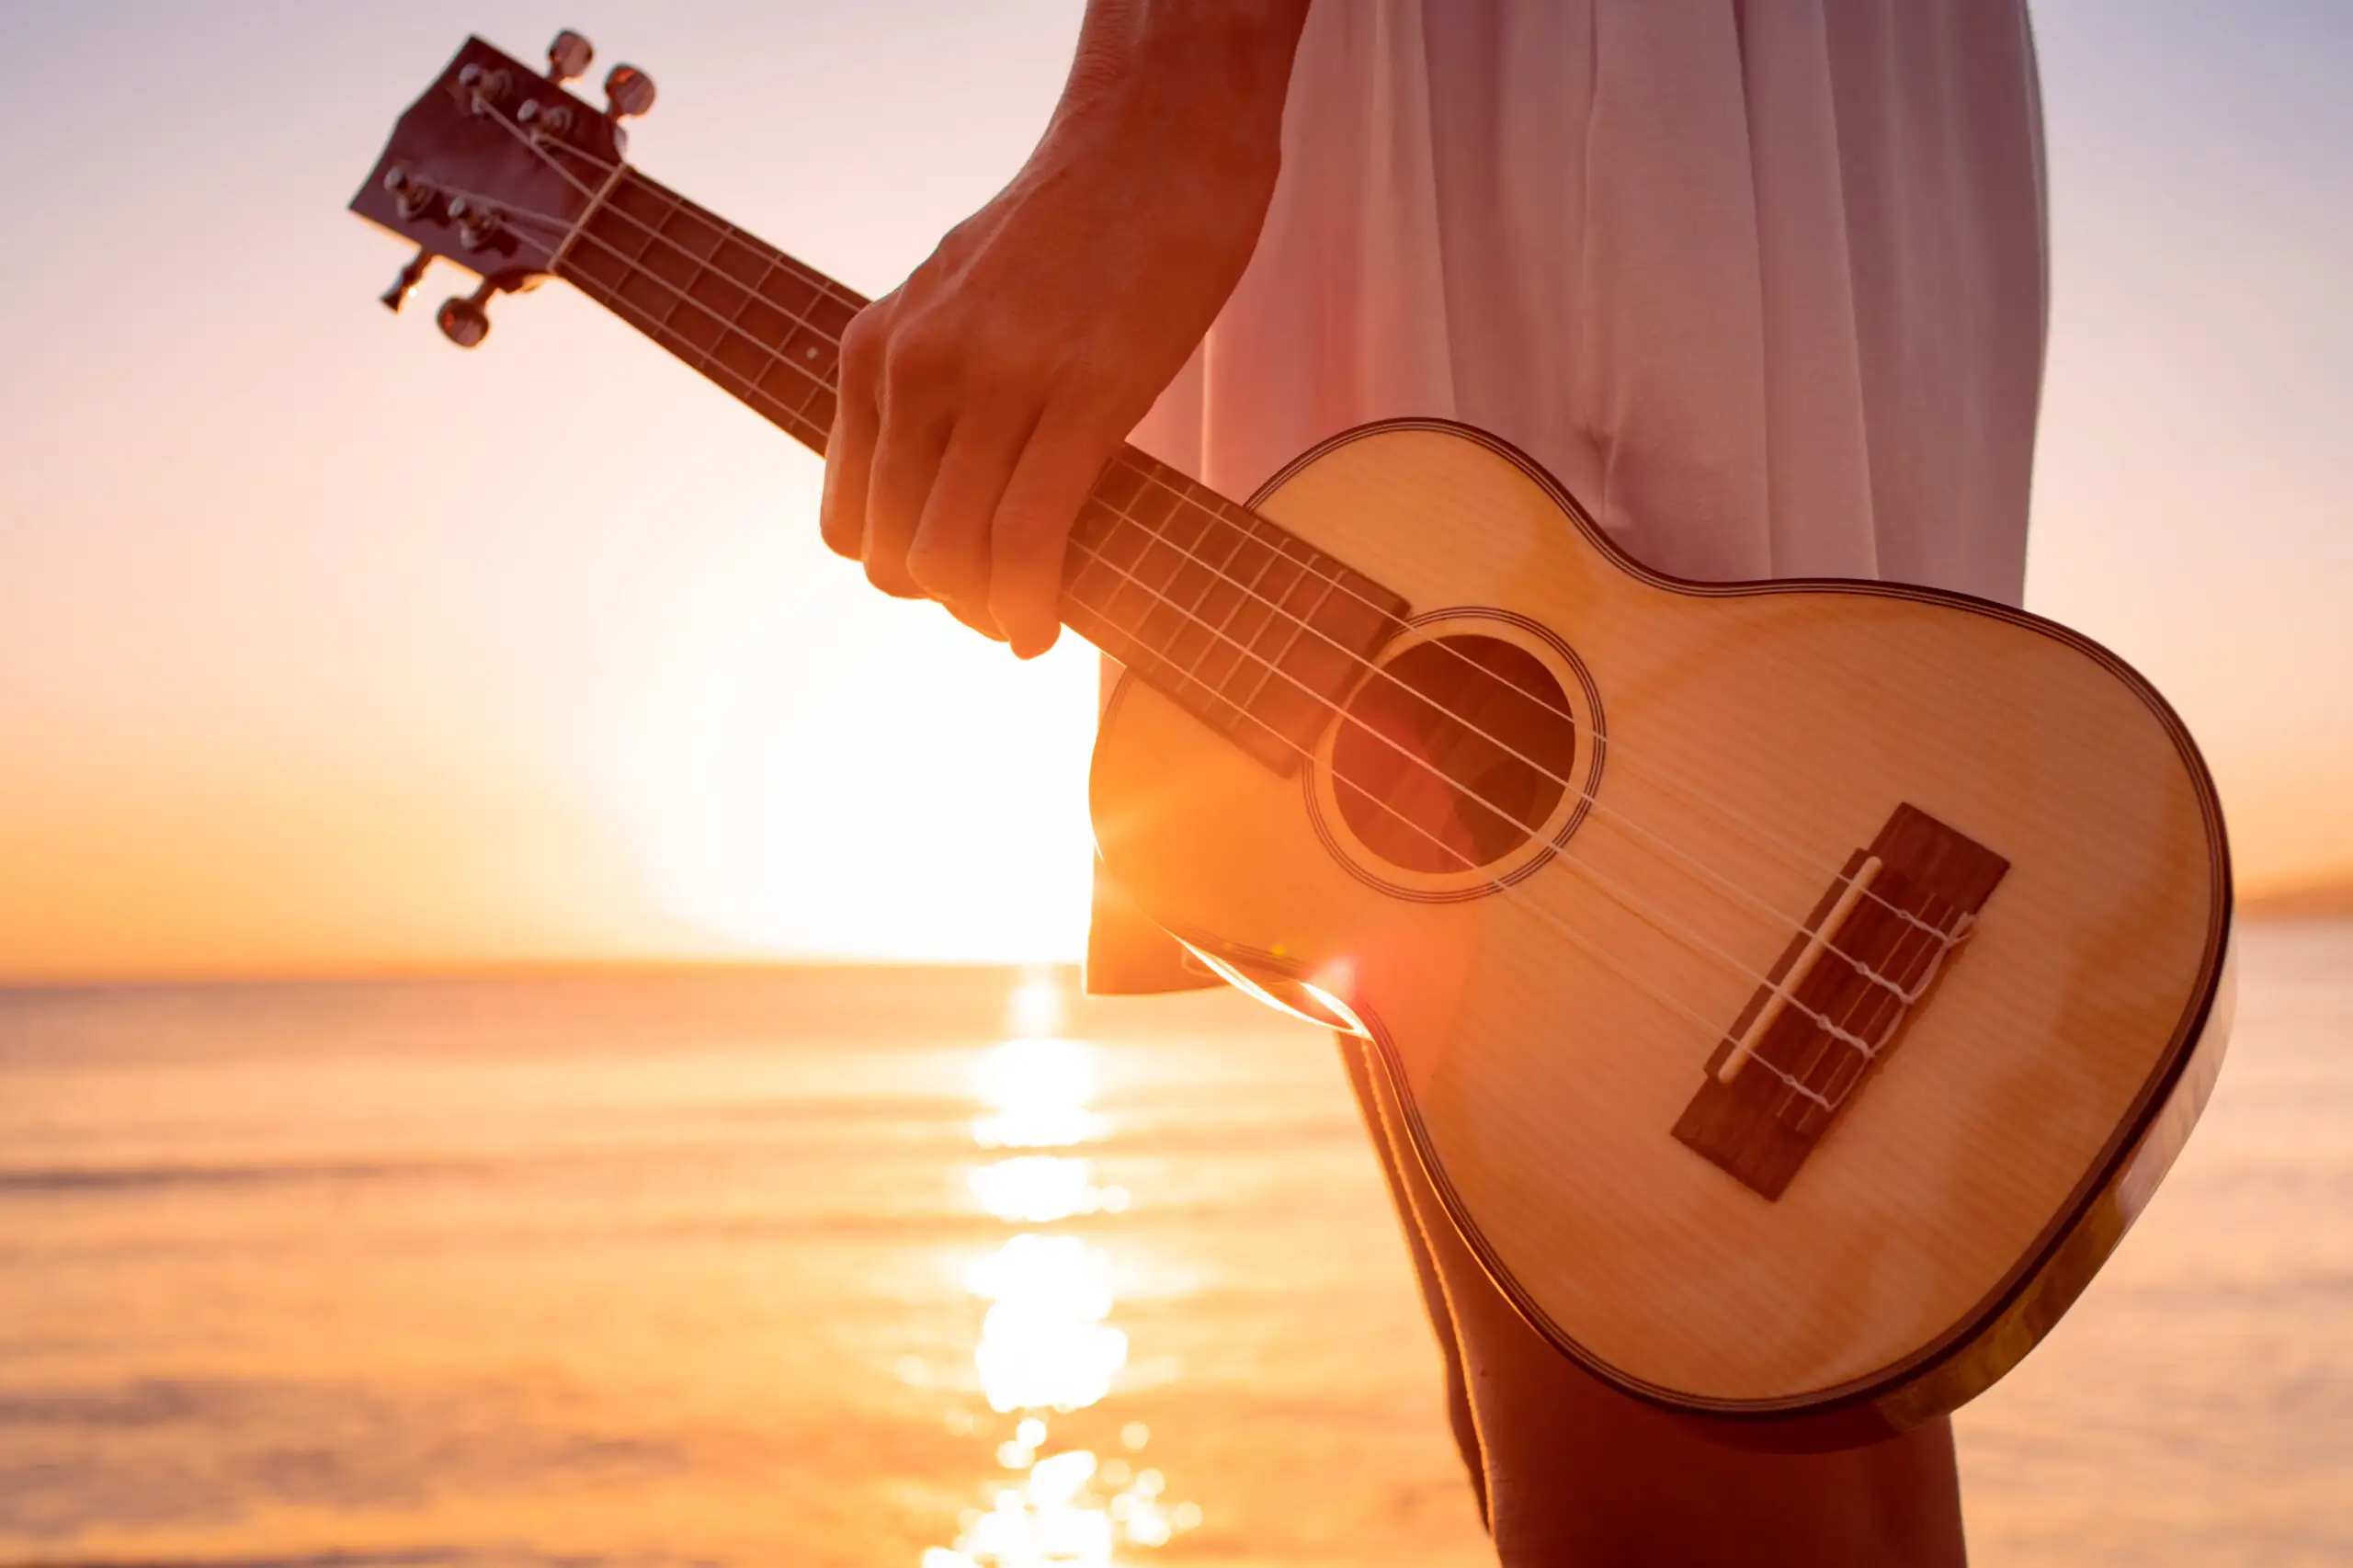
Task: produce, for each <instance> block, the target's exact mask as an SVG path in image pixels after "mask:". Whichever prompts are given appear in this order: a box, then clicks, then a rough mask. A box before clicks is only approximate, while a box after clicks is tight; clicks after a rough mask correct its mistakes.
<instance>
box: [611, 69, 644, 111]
mask: <svg viewBox="0 0 2353 1568" xmlns="http://www.w3.org/2000/svg"><path fill="white" fill-rule="evenodd" d="M653 107H654V78H653V77H651V76H649V75H647V74H645V73H644V72H642V71H640V70H639V69H638V68H637V67H636V66H634V65H616V66H614V67H613V68H612V69H611V70H610V71H608V72H607V73H606V74H605V112H606V114H608V115H609V116H611V117H612V118H613V119H628V118H630V117H631V116H634V115H641V114H643V113H644V112H645V111H646V110H647V109H650V108H653Z"/></svg>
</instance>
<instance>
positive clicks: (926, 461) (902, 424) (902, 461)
mask: <svg viewBox="0 0 2353 1568" xmlns="http://www.w3.org/2000/svg"><path fill="white" fill-rule="evenodd" d="M948 436H949V431H948V427H947V426H946V425H945V424H944V423H942V422H938V421H937V420H934V419H931V418H923V419H917V418H915V417H914V416H912V415H908V414H906V413H904V412H901V413H900V414H899V415H897V416H896V417H893V416H892V410H891V409H890V408H889V407H888V406H887V405H886V406H885V407H884V409H883V411H882V433H881V435H880V436H878V437H875V441H874V477H873V478H872V480H871V481H870V482H869V485H868V489H867V494H866V547H865V550H864V551H862V553H861V559H863V560H864V561H865V562H866V580H867V581H868V582H870V583H871V584H873V585H875V586H876V587H878V588H880V589H881V590H882V591H883V592H884V593H886V594H889V595H891V596H892V597H893V598H902V599H920V598H924V597H927V596H926V594H925V593H924V590H923V588H922V587H921V586H920V585H918V584H917V583H916V582H915V578H914V576H913V575H912V574H909V572H908V571H907V546H908V545H909V544H911V543H912V542H914V540H915V527H916V524H917V523H918V522H919V521H920V520H921V518H922V517H923V508H924V503H925V501H926V499H927V498H928V497H929V496H930V494H931V492H932V482H933V479H934V477H935V476H936V475H937V474H938V472H939V460H940V457H941V455H942V454H943V452H944V451H945V450H946V449H947V446H948Z"/></svg>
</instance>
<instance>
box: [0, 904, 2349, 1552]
mask: <svg viewBox="0 0 2353 1568" xmlns="http://www.w3.org/2000/svg"><path fill="white" fill-rule="evenodd" d="M2244 936H2245V952H2244V957H2245V967H2244V985H2243V992H2242V1001H2241V1006H2240V1013H2239V1022H2238V1028H2237V1030H2236V1032H2235V1034H2234V1040H2233V1043H2232V1047H2231V1054H2230V1058H2229V1061H2228V1062H2227V1063H2226V1065H2225V1067H2224V1069H2223V1073H2222V1081H2221V1085H2220V1086H2219V1088H2218V1090H2217V1093H2216V1095H2215V1097H2214V1100H2213V1103H2212V1105H2211V1108H2210V1109H2209V1111H2208V1113H2207V1116H2206V1119H2205V1122H2204V1124H2203V1125H2202V1126H2201V1127H2200V1130H2199V1131H2198V1133H2197V1135H2196V1136H2195V1137H2194V1138H2193V1139H2192V1141H2191V1143H2190V1146H2189V1148H2188V1153H2187V1154H2186V1155H2185V1157H2184V1159H2183V1161H2182V1163H2181V1165H2179V1166H2178V1167H2177V1170H2176V1173H2175V1175H2174V1176H2173V1178H2172V1179H2171V1180H2170V1182H2169V1183H2168V1184H2167V1186H2166V1187H2165V1189H2164V1190H2163V1191H2162V1192H2161V1193H2160V1194H2159V1195H2158V1197H2157V1199H2156V1200H2155V1201H2154V1204H2153V1205H2152V1206H2151V1207H2150V1209H2149V1210H2148V1212H2147V1213H2146V1214H2145V1215H2144V1216H2143V1219H2142V1221H2141V1223H2140V1225H2139V1226H2138V1227H2137V1228H2136V1230H2135V1231H2134V1233H2133V1234H2132V1235H2131V1236H2130V1237H2129V1238H2128V1239H2127V1241H2126V1243H2125V1244H2124V1246H2123V1248H2122V1250H2121V1251H2120V1254H2119V1255H2118V1256H2117V1257H2116V1258H2115V1259H2114V1261H2113V1262H2112V1263H2111V1264H2110V1265H2109V1268H2108V1269H2107V1271H2106V1272H2105V1273H2104V1274H2103V1275H2102V1276H2101V1278H2099V1279H2098V1280H2097V1282H2096V1283H2095V1284H2094V1286H2093V1287H2092V1289H2091V1290H2090V1291H2089V1292H2088V1293H2087V1295H2086V1297H2085V1299H2084V1300H2083V1301H2081V1302H2080V1303H2079V1304H2078V1305H2077V1307H2076V1309H2075V1312H2074V1313H2073V1314H2072V1315H2071V1316H2070V1317H2069V1318H2068V1319H2067V1320H2066V1322H2065V1323H2063V1324H2062V1325H2061V1326H2060V1328H2059V1330H2058V1331H2057V1333H2056V1334H2055V1335H2053V1336H2052V1338H2051V1340H2050V1341H2049V1342H2048V1343H2046V1344H2045V1345H2044V1346H2042V1347H2041V1348H2040V1349H2039V1350H2038V1351H2037V1352H2036V1353H2035V1354H2034V1355H2033V1356H2032V1357H2031V1358H2029V1360H2028V1361H2027V1362H2026V1364H2025V1365H2024V1366H2022V1367H2021V1368H2020V1369H2018V1371H2017V1372H2015V1373H2014V1374H2012V1376H2011V1377H2010V1378H2009V1379H2008V1380H2007V1381H2005V1382H2004V1383H2003V1384H2002V1385H2000V1386H1999V1387H1998V1388H1996V1389H1995V1390H1994V1391H1993V1392H1991V1393H1989V1394H1988V1395H1986V1396H1985V1397H1984V1398H1983V1399H1981V1400H1980V1401H1979V1402H1977V1403H1975V1404H1974V1405H1972V1406H1971V1407H1970V1408H1969V1409H1968V1410H1966V1411H1964V1412H1963V1413H1962V1415H1961V1418H1960V1442H1961V1464H1962V1484H1963V1491H1964V1497H1965V1506H1966V1509H1967V1515H1968V1521H1969V1527H1970V1531H1971V1544H1972V1555H1973V1558H1974V1560H1975V1561H1976V1562H1979V1563H1981V1564H1994V1565H1997V1568H1998V1565H2009V1564H2018V1565H2025V1564H2046V1563H2047V1564H2058V1563H2068V1564H2087V1563H2089V1564H2097V1563H2117V1564H2126V1563H2129V1564H2133V1565H2135V1568H2147V1565H2153V1564H2172V1563H2180V1564H2190V1563H2196V1564H2200V1565H2201V1568H2213V1565H2222V1564H2236V1563H2245V1564H2264V1565H2267V1568H2285V1565H2290V1564H2320V1563H2341V1562H2353V1043H2349V1042H2353V926H2330V925H2306V926H2286V925H2281V926H2250V927H2248V928H2246V929H2245V932H2244ZM1492 1561H1493V1557H1492V1554H1491V1553H1490V1552H1489V1551H1488V1550H1487V1548H1486V1545H1485V1541H1484V1538H1483V1535H1482V1534H1481V1532H1480V1529H1479V1526H1478V1521H1477V1517H1476V1514H1475V1512H1474V1510H1473V1507H1472V1501H1471V1496H1470V1494H1469V1492H1468V1490H1467V1489H1466V1487H1465V1485H1464V1483H1463V1480H1462V1476H1461V1468H1460V1465H1459V1462H1458V1460H1456V1458H1455V1455H1454V1452H1453V1449H1452V1445H1451V1442H1450V1440H1449V1437H1448V1434H1447V1430H1446V1425H1445V1421H1444V1417H1443V1414H1442V1410H1441V1406H1440V1402H1439V1390H1438V1357H1437V1355H1436V1352H1435V1350H1434V1349H1433V1347H1432V1345H1431V1342H1430V1338H1429V1334H1428V1330H1427V1326H1426V1324H1425V1323H1424V1321H1423V1319H1422V1316H1421V1309H1420V1303H1419V1297H1418V1295H1417V1293H1416V1291H1415V1287H1414V1284H1413V1281H1412V1278H1411V1275H1410V1273H1409V1266H1408V1263H1407V1259H1406V1254H1405V1251H1404V1244H1403V1243H1402V1242H1401V1240H1400V1238H1399V1235H1398V1233H1397V1229H1396V1221H1395V1220H1394V1218H1393V1216H1392V1212H1391V1210H1390V1208H1389V1203H1388V1199H1387V1196H1386V1194H1385V1191H1384V1190H1383V1187H1382V1185H1381V1178H1380V1176H1379V1173H1378V1171H1377V1170H1376V1168H1375V1166H1374V1165H1373V1164H1372V1162H1371V1158H1370V1154H1369V1153H1368V1151H1367V1149H1366V1146H1365V1144H1364V1141H1363V1134H1362V1131H1361V1130H1360V1128H1359V1126H1358V1120H1357V1115H1356V1111H1355V1108H1354V1107H1353V1105H1352V1104H1351V1102H1350V1101H1349V1099H1348V1096H1347V1089H1346V1086H1345V1084H1344V1081H1343V1078H1342V1075H1341V1072H1340V1068H1339V1064H1338V1060H1337V1058H1336V1054H1335V1052H1334V1051H1333V1049H1332V1047H1331V1046H1330V1044H1329V1042H1328V1041H1327V1040H1324V1038H1322V1037H1321V1036H1319V1035H1317V1034H1316V1033H1314V1032H1313V1031H1312V1030H1309V1029H1306V1028H1302V1027H1297V1026H1293V1025H1290V1024H1287V1023H1285V1022H1283V1021H1282V1020H1280V1019H1279V1018H1277V1017H1273V1016H1272V1015H1269V1014H1266V1013H1263V1012H1261V1011H1259V1010H1258V1009H1256V1008H1255V1007H1253V1006H1251V1005H1249V1004H1248V1003H1246V1002H1245V1001H1243V1000H1242V999H1241V998H1239V997H1237V996H1234V995H1232V994H1222V995H1204V996H1193V997H1182V998H1171V999H1164V1000H1154V1001H1150V1002H1116V1003H1114V1002H1086V1001H1083V1000H1080V999H1077V998H1074V997H1071V996H1070V995H1068V994H1067V983H1066V977H1062V976H1057V975H1051V974H1049V975H1032V976H1029V977H1026V978H1025V977H1024V976H1023V975H1021V974H1019V973H1017V972H1008V971H986V970H955V971H927V970H903V971H890V970H858V969H835V970H825V969H813V970H800V971H759V972H707V973H706V972H693V973H668V974H659V973H657V974H647V975H638V976H624V975H610V976H574V977H558V978H530V979H477V980H445V981H430V980H427V981H404V982H397V983H394V982H385V983H349V984H289V985H222V986H190V987H145V988H122V989H99V990H57V991H18V992H13V993H6V992H0V1564H8V1565H17V1564H33V1563H39V1564H47V1565H65V1564H74V1565H81V1564H109V1565H130V1564H140V1565H145V1568H161V1565H181V1564H188V1565H195V1564H205V1565H210V1568H229V1565H238V1568H264V1565H267V1568H279V1565H285V1568H294V1565H304V1568H329V1565H332V1568H438V1565H449V1568H556V1565H559V1564H562V1565H566V1568H603V1565H622V1564H627V1565H633V1568H634V1565H643V1568H671V1565H676V1568H687V1565H689V1564H691V1565H697V1568H702V1565H709V1568H734V1565H738V1564H743V1565H750V1564H762V1565H768V1564H844V1565H849V1564H858V1565H868V1564H875V1565H892V1568H966V1565H967V1564H974V1563H977V1564H981V1565H983V1568H1027V1565H1029V1564H1045V1563H1053V1564H1058V1565H1060V1564H1066V1565H1070V1568H1084V1565H1100V1564H1104V1563H1109V1562H1120V1563H1130V1564H1139V1565H1141V1564H1166V1565H1167V1568H1181V1565H1182V1564H1185V1563H1195V1562H1216V1563H1221V1564H1227V1565H1233V1568H1245V1565H1256V1564H1267V1565H1272V1564H1278V1563H1280V1564H1290V1565H1314V1564H1332V1565H1338V1564H1372V1563H1392V1562H1415V1563H1424V1564H1434V1565H1439V1568H1446V1565H1454V1564H1465V1565H1467V1564H1474V1563H1482V1562H1492Z"/></svg>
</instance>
